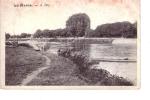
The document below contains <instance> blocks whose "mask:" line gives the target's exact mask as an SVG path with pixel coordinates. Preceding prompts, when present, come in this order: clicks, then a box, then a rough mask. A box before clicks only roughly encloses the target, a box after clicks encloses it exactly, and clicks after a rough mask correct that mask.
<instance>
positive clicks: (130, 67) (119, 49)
mask: <svg viewBox="0 0 150 100" xmlns="http://www.w3.org/2000/svg"><path fill="white" fill-rule="evenodd" d="M68 47H72V45H70V44H69V43H67V44H66V43H58V42H51V43H50V49H49V50H50V52H52V53H57V50H58V49H60V48H68ZM76 48H78V49H77V50H79V51H84V52H85V54H86V55H88V57H89V59H91V60H105V61H99V64H97V65H96V66H97V67H96V68H102V69H106V70H107V71H109V72H110V73H111V74H114V75H118V76H121V77H124V78H126V79H128V80H131V81H132V82H133V83H134V84H136V80H137V62H136V60H137V45H136V39H118V40H115V41H113V43H107V44H97V43H95V44H77V45H76ZM120 60H123V61H120Z"/></svg>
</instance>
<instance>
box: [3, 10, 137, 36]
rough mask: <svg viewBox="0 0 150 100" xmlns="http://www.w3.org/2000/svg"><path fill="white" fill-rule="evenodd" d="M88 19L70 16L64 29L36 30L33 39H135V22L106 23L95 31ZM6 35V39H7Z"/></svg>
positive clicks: (85, 15)
mask: <svg viewBox="0 0 150 100" xmlns="http://www.w3.org/2000/svg"><path fill="white" fill-rule="evenodd" d="M90 23H91V22H90V18H89V16H88V15H87V14H85V13H78V14H74V15H72V16H70V17H69V18H68V20H67V21H66V27H65V28H64V29H55V30H49V29H44V30H40V29H38V30H36V32H35V33H34V34H33V37H34V38H57V37H89V38H90V37H124V38H136V37H137V22H135V23H130V22H128V21H124V22H116V23H107V24H103V25H98V26H97V27H96V29H94V30H93V29H91V28H90ZM9 35H10V34H9V33H7V34H6V38H8V37H9ZM10 37H11V38H28V37H31V34H29V33H22V34H21V35H12V36H10Z"/></svg>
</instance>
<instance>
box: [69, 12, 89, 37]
mask: <svg viewBox="0 0 150 100" xmlns="http://www.w3.org/2000/svg"><path fill="white" fill-rule="evenodd" d="M66 28H67V30H68V32H69V34H71V35H72V36H77V37H82V36H84V35H85V34H86V32H87V30H89V29H90V18H89V17H88V15H86V14H85V13H79V14H74V15H72V16H70V17H69V19H68V20H67V21H66Z"/></svg>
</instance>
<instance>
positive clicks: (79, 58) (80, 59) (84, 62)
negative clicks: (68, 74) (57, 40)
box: [58, 49, 91, 73]
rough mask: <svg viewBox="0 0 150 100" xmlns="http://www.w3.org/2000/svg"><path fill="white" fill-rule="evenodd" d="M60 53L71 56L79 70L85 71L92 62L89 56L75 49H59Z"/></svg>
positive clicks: (80, 71)
mask: <svg viewBox="0 0 150 100" xmlns="http://www.w3.org/2000/svg"><path fill="white" fill-rule="evenodd" d="M58 55H60V56H63V57H66V58H69V59H70V60H72V61H73V62H74V63H75V64H76V65H77V72H78V73H84V72H85V71H86V70H88V69H89V67H90V65H91V63H90V62H89V60H88V57H86V56H85V55H83V54H81V53H80V52H74V51H73V49H64V50H60V49H59V50H58Z"/></svg>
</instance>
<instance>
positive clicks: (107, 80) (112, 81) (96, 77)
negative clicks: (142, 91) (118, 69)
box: [58, 49, 133, 86]
mask: <svg viewBox="0 0 150 100" xmlns="http://www.w3.org/2000/svg"><path fill="white" fill-rule="evenodd" d="M58 55H60V56H63V57H66V58H69V59H70V60H72V61H73V62H74V63H75V64H76V65H77V66H76V67H77V68H76V71H75V73H76V74H77V75H78V76H79V77H80V78H82V79H83V80H85V81H86V82H88V84H90V85H105V86H132V85H133V83H132V82H130V81H128V80H126V79H125V78H123V77H119V76H116V75H112V74H110V72H109V71H107V70H104V69H91V68H90V67H91V66H92V65H93V64H94V63H93V62H91V61H89V60H88V57H86V56H85V55H83V54H82V53H81V52H75V51H73V50H72V49H63V50H58Z"/></svg>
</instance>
